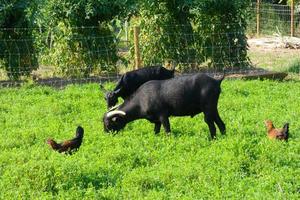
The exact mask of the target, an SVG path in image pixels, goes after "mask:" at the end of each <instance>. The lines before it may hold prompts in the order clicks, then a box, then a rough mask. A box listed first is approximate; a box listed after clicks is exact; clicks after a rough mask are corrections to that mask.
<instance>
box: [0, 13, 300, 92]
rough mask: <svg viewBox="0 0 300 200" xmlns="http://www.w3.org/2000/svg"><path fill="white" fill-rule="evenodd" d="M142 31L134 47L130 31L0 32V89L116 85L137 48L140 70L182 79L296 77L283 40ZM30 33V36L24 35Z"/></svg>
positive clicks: (295, 55)
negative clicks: (154, 68)
mask: <svg viewBox="0 0 300 200" xmlns="http://www.w3.org/2000/svg"><path fill="white" fill-rule="evenodd" d="M262 16H264V15H262ZM266 18H267V17H266ZM266 24H267V23H266ZM224 26H225V27H226V26H228V27H230V26H233V25H232V24H227V25H226V24H225V25H224ZM270 27H271V26H270ZM140 28H141V32H140V34H139V44H138V45H135V44H134V42H135V41H134V40H133V39H132V38H133V34H132V33H133V31H132V29H127V30H126V31H124V30H122V31H124V32H126V34H127V33H130V35H129V36H128V35H124V34H120V33H121V31H119V32H116V33H114V34H105V33H103V32H101V31H100V30H99V27H72V28H69V29H68V30H61V29H59V28H58V29H54V28H51V29H50V28H49V29H47V30H39V29H1V30H0V36H1V37H0V47H1V50H0V86H12V85H20V84H22V83H23V82H28V81H33V82H36V83H38V84H42V85H53V86H59V87H60V86H64V85H66V84H69V83H88V82H103V81H107V80H115V79H117V78H118V77H119V74H122V73H124V72H125V71H128V70H132V69H134V68H135V67H134V66H135V62H136V61H135V59H134V58H135V56H136V55H135V51H134V48H135V46H137V47H138V48H139V50H140V60H141V66H150V65H163V66H165V67H167V68H173V67H175V69H176V70H177V71H180V72H182V73H189V72H196V71H201V72H205V73H211V74H212V75H215V74H218V73H222V71H223V70H225V71H226V73H227V74H241V73H242V74H245V73H248V74H249V73H250V74H255V73H260V72H264V71H265V70H273V71H286V72H292V73H295V74H298V75H299V65H300V64H299V62H300V61H299V58H300V53H299V50H297V46H296V48H295V49H291V48H290V47H289V46H287V44H288V42H284V41H283V40H284V39H283V37H281V38H280V39H279V40H278V41H272V42H273V43H274V45H273V46H272V48H266V46H265V45H269V44H270V41H265V43H264V42H263V41H262V40H259V41H258V42H257V43H255V41H254V42H253V39H249V40H248V41H247V38H246V35H245V33H243V32H235V31H230V29H229V30H228V31H227V32H218V31H217V30H214V29H212V30H211V33H210V34H209V37H206V36H205V37H204V35H205V34H203V33H202V32H201V29H194V31H192V32H185V30H187V29H188V28H187V27H186V25H175V24H174V25H171V24H170V25H169V26H167V27H162V26H157V27H155V28H154V29H155V31H153V32H151V35H149V31H148V32H147V31H144V30H146V29H147V27H140ZM192 28H194V27H192ZM248 28H251V26H249V27H248ZM178 30H180V31H178ZM182 30H184V31H182ZM248 30H249V29H248ZM28 31H29V32H32V34H31V35H30V34H28V35H26V34H24V32H25V33H26V32H28ZM71 33H72V34H71ZM266 33H267V32H266ZM18 34H19V35H20V36H22V37H19V36H18ZM7 35H8V36H9V37H7ZM12 35H14V36H15V35H17V37H11V36H12ZM24 35H25V37H24ZM279 44H282V45H281V46H278V45H279ZM295 44H296V45H297V44H298V43H297V41H296V42H295ZM299 44H300V42H299ZM281 54H282V56H280V55H281ZM275 57H279V58H278V59H277V60H276V59H275V60H274V58H275ZM274 62H276V63H274ZM274 64H275V65H276V66H277V67H274Z"/></svg>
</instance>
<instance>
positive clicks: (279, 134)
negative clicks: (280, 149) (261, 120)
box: [265, 120, 289, 141]
mask: <svg viewBox="0 0 300 200" xmlns="http://www.w3.org/2000/svg"><path fill="white" fill-rule="evenodd" d="M265 125H266V127H267V132H268V137H269V138H270V139H278V140H285V141H287V140H288V139H289V123H285V124H284V125H283V128H280V129H278V128H275V127H274V125H273V122H272V121H271V120H266V121H265Z"/></svg>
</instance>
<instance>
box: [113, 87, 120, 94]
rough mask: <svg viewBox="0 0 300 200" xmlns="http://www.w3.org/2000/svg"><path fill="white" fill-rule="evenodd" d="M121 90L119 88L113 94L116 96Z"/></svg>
mask: <svg viewBox="0 0 300 200" xmlns="http://www.w3.org/2000/svg"><path fill="white" fill-rule="evenodd" d="M121 89H122V88H119V89H117V90H115V91H114V93H115V94H118V93H119V92H120V90H121Z"/></svg>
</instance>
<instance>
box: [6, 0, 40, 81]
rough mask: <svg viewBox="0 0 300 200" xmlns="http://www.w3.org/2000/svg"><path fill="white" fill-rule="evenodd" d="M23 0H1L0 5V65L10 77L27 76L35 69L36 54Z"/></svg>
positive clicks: (28, 17) (25, 4)
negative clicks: (0, 61) (1, 63)
mask: <svg viewBox="0 0 300 200" xmlns="http://www.w3.org/2000/svg"><path fill="white" fill-rule="evenodd" d="M31 6H32V5H31V4H30V2H27V1H23V0H8V1H3V0H2V1H1V6H0V27H1V28H0V59H2V60H3V61H4V62H3V63H4V64H3V65H2V66H0V67H1V68H4V69H5V70H6V73H7V75H8V77H9V78H10V79H19V78H20V77H21V76H23V75H25V76H28V75H29V74H30V73H31V72H32V71H33V70H35V69H37V67H38V62H37V54H36V49H35V47H34V41H35V40H34V37H33V34H32V33H33V31H32V29H31V21H30V16H28V15H29V12H28V9H29V8H30V7H31Z"/></svg>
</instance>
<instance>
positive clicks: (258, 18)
mask: <svg viewBox="0 0 300 200" xmlns="http://www.w3.org/2000/svg"><path fill="white" fill-rule="evenodd" d="M259 29H260V0H257V3H256V35H257V36H259V32H260V30H259Z"/></svg>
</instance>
